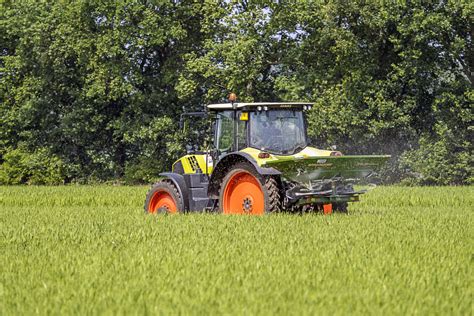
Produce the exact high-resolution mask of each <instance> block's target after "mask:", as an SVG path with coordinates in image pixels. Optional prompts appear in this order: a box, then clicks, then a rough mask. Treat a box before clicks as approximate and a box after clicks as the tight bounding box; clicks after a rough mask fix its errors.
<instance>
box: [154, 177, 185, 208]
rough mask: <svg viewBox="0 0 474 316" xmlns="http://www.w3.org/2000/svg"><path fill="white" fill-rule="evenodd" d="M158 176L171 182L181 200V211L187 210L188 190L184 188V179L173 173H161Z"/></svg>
mask: <svg viewBox="0 0 474 316" xmlns="http://www.w3.org/2000/svg"><path fill="white" fill-rule="evenodd" d="M160 176H162V177H166V179H169V180H171V181H172V182H173V184H174V185H175V186H176V188H177V189H178V192H179V195H180V196H181V198H182V199H183V206H184V210H183V211H187V210H189V190H188V187H187V186H186V182H185V181H184V177H183V176H182V175H180V174H178V173H174V172H163V173H160Z"/></svg>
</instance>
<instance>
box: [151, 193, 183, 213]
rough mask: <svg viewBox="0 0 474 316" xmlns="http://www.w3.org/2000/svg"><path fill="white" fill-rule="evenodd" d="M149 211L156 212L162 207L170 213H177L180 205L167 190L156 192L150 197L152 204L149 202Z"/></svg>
mask: <svg viewBox="0 0 474 316" xmlns="http://www.w3.org/2000/svg"><path fill="white" fill-rule="evenodd" d="M148 205H149V206H148V212H150V213H156V212H158V210H159V209H160V208H164V209H166V210H167V211H168V212H169V213H177V212H178V206H177V205H176V202H175V200H174V199H173V197H172V196H171V194H169V193H168V192H166V191H158V192H155V193H154V194H153V196H152V198H151V199H150V204H148Z"/></svg>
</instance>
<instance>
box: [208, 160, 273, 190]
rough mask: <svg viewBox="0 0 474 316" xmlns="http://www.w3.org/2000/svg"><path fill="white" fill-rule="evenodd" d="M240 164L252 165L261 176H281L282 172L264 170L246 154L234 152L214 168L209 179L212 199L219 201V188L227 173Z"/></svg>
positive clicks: (269, 169) (270, 169)
mask: <svg viewBox="0 0 474 316" xmlns="http://www.w3.org/2000/svg"><path fill="white" fill-rule="evenodd" d="M239 162H248V163H250V164H251V165H252V166H253V167H254V168H255V170H257V172H258V173H259V174H261V175H272V176H279V175H281V172H280V171H278V170H276V169H275V168H263V167H260V166H259V165H258V163H257V162H256V161H255V159H253V158H252V156H250V155H249V154H247V153H244V152H233V153H230V154H227V155H225V156H223V157H222V158H221V159H219V161H218V163H217V165H216V166H215V167H214V170H213V171H212V174H211V177H210V179H209V187H208V191H207V192H208V193H207V194H208V196H209V197H210V198H214V199H217V198H218V197H219V188H220V185H221V182H222V179H224V177H225V175H226V174H227V171H228V170H229V169H230V168H231V167H232V166H233V165H235V164H236V163H239Z"/></svg>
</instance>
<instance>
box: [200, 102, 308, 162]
mask: <svg viewBox="0 0 474 316" xmlns="http://www.w3.org/2000/svg"><path fill="white" fill-rule="evenodd" d="M311 106H312V105H311V104H308V103H237V104H235V103H234V104H231V103H227V104H211V105H208V107H207V108H208V110H209V111H210V112H211V113H214V114H215V118H216V120H215V135H214V145H215V148H216V149H217V150H218V151H219V152H220V153H222V154H225V153H229V152H231V151H239V150H243V149H245V148H254V149H256V150H260V151H265V152H268V153H272V154H276V155H293V154H295V153H297V152H300V151H301V150H303V149H304V148H306V146H307V145H308V141H307V137H306V120H305V117H304V111H306V110H309V109H311Z"/></svg>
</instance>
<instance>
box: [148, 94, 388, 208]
mask: <svg viewBox="0 0 474 316" xmlns="http://www.w3.org/2000/svg"><path fill="white" fill-rule="evenodd" d="M311 107H312V104H311V103H294V102H281V103H274V102H270V103H267V102H265V103H263V102H262V103H237V102H231V103H224V104H210V105H208V106H207V111H206V112H194V113H189V115H190V116H191V115H196V116H199V117H202V116H208V117H210V118H211V119H210V120H209V121H210V122H211V123H210V124H211V129H210V130H212V132H209V133H210V134H213V140H212V142H211V143H212V146H211V147H208V149H207V150H205V151H198V150H194V151H192V150H191V151H189V152H188V154H187V155H185V156H183V157H182V158H180V159H179V160H177V161H176V162H175V163H174V164H173V168H172V172H167V173H162V174H160V175H161V176H162V177H163V180H161V181H160V182H158V183H156V184H154V185H153V186H152V187H151V189H150V190H149V191H148V193H147V195H146V201H145V212H147V213H162V212H166V213H177V212H178V213H179V212H202V211H209V212H219V213H224V214H254V215H261V214H265V213H272V212H278V211H289V212H308V211H321V212H323V213H325V214H327V213H331V212H332V211H333V210H334V211H339V212H347V205H348V202H355V201H358V200H359V196H360V195H361V194H363V193H365V192H366V191H365V190H355V189H354V186H353V185H354V184H355V183H358V182H359V181H361V180H364V179H366V178H368V177H370V176H371V175H373V174H374V172H375V171H376V170H377V169H378V168H379V167H380V166H381V165H383V164H384V163H385V162H386V161H387V160H388V158H389V157H390V156H385V155H384V156H345V155H342V153H341V152H339V151H332V150H321V149H317V148H314V147H310V146H309V145H308V140H307V134H306V127H307V125H306V120H305V112H306V111H307V110H309V109H311Z"/></svg>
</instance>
